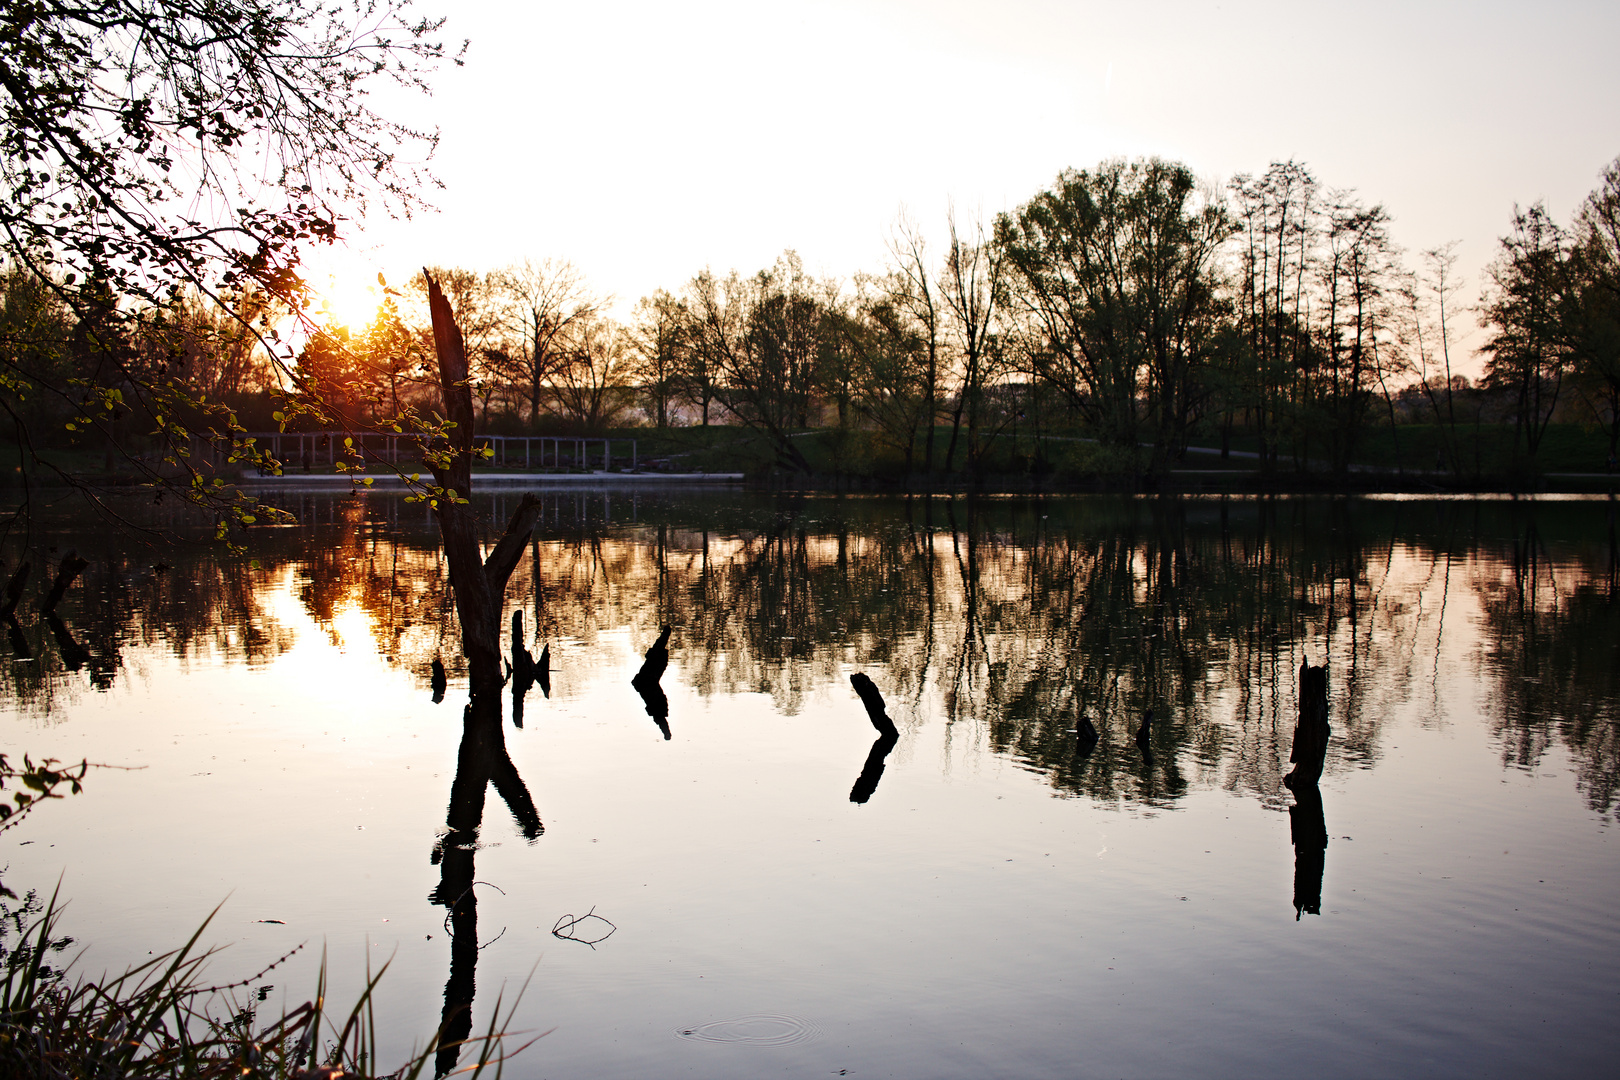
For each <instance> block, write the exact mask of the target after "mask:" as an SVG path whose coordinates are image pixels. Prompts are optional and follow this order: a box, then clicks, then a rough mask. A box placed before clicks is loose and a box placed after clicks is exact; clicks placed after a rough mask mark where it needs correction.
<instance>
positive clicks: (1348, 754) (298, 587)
mask: <svg viewBox="0 0 1620 1080" xmlns="http://www.w3.org/2000/svg"><path fill="white" fill-rule="evenodd" d="M515 498H516V496H515V495H512V496H487V497H484V500H483V502H482V503H481V506H482V508H483V510H484V512H485V514H486V516H487V519H488V520H489V521H490V522H492V523H498V522H501V521H504V520H505V516H504V515H506V513H507V511H508V510H509V506H508V505H507V504H509V503H511V502H512V501H513V500H514V499H515ZM283 501H284V502H286V503H287V507H288V509H291V510H293V511H294V512H295V513H297V514H298V515H299V517H300V519H301V520H303V521H305V522H310V523H312V524H310V525H309V526H308V527H305V528H300V529H267V530H264V531H263V532H260V533H255V534H250V536H249V537H248V544H249V548H250V553H249V555H248V556H247V557H241V558H238V557H220V556H217V555H215V554H212V553H208V552H206V551H202V550H201V549H198V550H196V551H192V552H182V553H180V554H173V553H170V552H164V554H163V559H164V560H166V561H169V562H171V563H173V564H174V567H175V568H174V569H172V570H170V571H168V572H166V573H165V572H163V570H162V569H161V568H160V567H159V566H158V565H157V563H158V562H159V560H158V559H157V558H156V557H155V556H154V554H153V552H152V551H151V550H150V549H146V548H142V547H140V545H138V544H135V543H133V542H130V541H127V540H123V539H120V538H118V537H116V536H114V535H111V534H108V535H97V536H93V537H92V538H91V539H90V540H86V539H85V536H86V535H88V534H89V532H90V530H88V529H87V528H85V529H80V530H78V531H75V530H74V529H72V528H69V527H66V526H64V527H63V528H62V529H60V530H59V531H58V532H57V533H55V534H52V542H56V541H57V540H61V541H62V544H61V546H62V547H66V546H68V545H69V544H71V545H73V546H77V547H78V548H79V550H80V552H81V553H82V554H84V555H86V556H87V557H89V558H90V561H91V565H90V567H89V568H88V569H87V570H86V571H85V573H84V575H83V578H82V586H78V587H75V588H74V589H72V590H70V591H69V593H68V595H67V597H66V598H65V599H64V600H63V603H62V606H61V610H60V621H61V623H62V628H64V629H67V630H69V634H68V635H66V636H64V635H63V634H61V633H60V632H59V630H58V628H57V627H56V626H55V625H54V624H53V625H50V626H49V627H48V629H49V633H46V628H42V627H39V626H38V620H37V618H36V617H35V616H33V615H32V614H31V613H30V612H29V610H28V607H27V605H26V604H25V605H24V608H23V609H21V610H20V615H21V617H22V620H23V625H22V626H21V627H20V631H21V639H20V640H21V646H22V647H23V648H26V649H27V650H28V651H29V652H31V653H32V654H34V655H35V656H36V658H37V659H36V660H35V661H34V662H31V663H26V664H12V665H6V666H4V667H0V692H3V693H5V694H6V696H7V697H8V698H9V699H11V700H14V701H17V702H19V703H20V704H21V705H22V706H23V707H25V708H32V709H39V710H40V711H44V710H46V709H48V708H49V707H50V706H51V704H52V702H53V701H54V700H55V698H56V696H57V695H59V694H63V693H66V694H70V695H71V694H77V693H83V692H86V691H87V690H94V689H104V688H106V687H108V686H111V685H112V684H113V683H114V682H115V681H116V680H117V679H120V678H122V677H124V674H125V673H126V671H129V670H130V666H131V665H134V667H135V670H136V671H138V668H139V665H140V664H142V663H144V662H145V661H144V660H143V659H142V657H143V656H144V655H146V654H147V653H148V652H149V650H151V649H162V650H166V651H168V652H170V653H173V654H176V655H181V656H186V657H202V656H206V657H209V658H212V659H216V660H222V661H224V662H241V663H247V664H250V665H259V664H265V663H267V662H269V661H270V660H273V659H274V658H275V657H276V656H278V655H280V654H281V653H282V652H284V651H285V650H286V649H288V648H289V647H290V646H291V644H292V641H293V638H294V631H293V630H292V629H290V628H289V627H288V626H286V625H284V624H283V622H282V621H281V620H280V619H279V618H278V616H277V614H276V610H277V609H276V607H275V603H276V602H277V598H278V597H284V596H286V595H288V593H290V594H291V595H293V596H295V597H296V598H297V600H298V602H299V604H300V605H301V606H302V607H303V608H304V610H305V611H307V612H308V613H309V615H310V616H312V617H313V618H314V619H315V620H316V622H317V623H318V624H320V625H321V626H323V627H327V628H329V631H330V632H331V633H332V634H333V636H334V640H336V639H337V637H338V636H339V634H340V629H339V628H340V626H350V625H352V624H353V622H354V621H355V620H356V619H361V620H363V622H364V625H365V626H366V627H367V633H369V635H370V637H371V639H372V641H373V642H374V645H375V648H376V649H377V651H378V652H379V653H380V654H381V655H382V656H384V657H386V658H387V659H388V660H389V661H391V662H393V663H395V664H398V665H400V666H401V667H404V668H406V669H408V670H410V671H411V672H413V673H414V674H415V675H416V677H417V678H418V679H420V680H421V685H422V687H423V688H424V690H426V689H428V688H429V686H430V684H431V680H432V678H433V671H432V662H433V660H434V658H435V657H436V656H442V657H443V658H444V663H445V665H446V666H447V667H448V668H449V671H448V676H449V677H450V678H456V677H460V676H464V675H465V668H464V664H463V661H462V660H461V659H460V657H459V656H458V655H457V653H458V652H459V650H457V649H455V648H454V646H453V643H454V642H455V641H456V640H458V635H457V630H456V626H455V617H454V612H453V610H452V605H451V604H450V603H449V602H448V590H447V583H446V580H445V573H444V568H443V562H442V559H441V557H440V555H439V552H438V547H437V538H436V534H435V533H434V532H433V530H432V527H431V523H430V522H429V520H428V518H427V516H426V511H425V510H422V509H420V508H415V507H410V506H406V505H404V504H402V503H401V502H400V500H399V499H398V498H397V497H391V496H387V495H382V494H372V495H367V496H362V497H357V498H347V497H334V496H325V495H307V494H306V495H298V496H293V495H288V496H284V497H283ZM132 511H133V508H132ZM170 524H171V525H172V524H173V522H170ZM103 532H105V530H103ZM98 545H99V546H98ZM5 554H6V555H7V556H8V557H9V556H10V555H11V553H10V552H7V553H5ZM38 559H39V563H40V565H45V564H46V561H47V560H46V558H45V553H44V552H40V553H38ZM250 559H251V560H256V565H255V562H254V561H250ZM1617 580H1620V543H1617V542H1616V537H1615V522H1614V510H1613V508H1612V507H1610V506H1605V505H1602V504H1596V505H1595V504H1592V503H1578V502H1564V503H1540V504H1538V503H1530V502H1523V501H1520V502H1509V501H1494V502H1493V501H1452V502H1421V501H1410V502H1403V501H1369V500H1346V499H1305V498H1299V499H1267V498H1259V499H1208V500H1191V499H1182V500H1176V499H1114V498H1100V497H1099V498H1062V499H1058V498H1047V499H1034V498H1025V499H995V500H986V499H973V498H942V497H934V498H925V497H918V498H911V499H871V498H836V497H809V496H804V495H784V496H744V495H738V494H735V493H709V494H704V493H694V492H680V493H678V494H669V495H652V494H648V493H645V492H643V493H639V494H630V493H625V492H610V493H602V492H596V493H589V494H588V493H584V492H579V491H567V492H561V493H555V492H554V493H549V494H546V495H545V496H544V512H543V514H542V517H541V521H540V525H539V527H538V532H537V539H536V540H535V542H534V543H533V544H532V545H531V547H530V552H529V557H528V559H526V560H524V563H523V565H520V567H519V569H518V571H517V573H516V574H515V575H514V581H513V584H512V590H513V592H514V593H515V595H517V596H519V597H522V598H523V599H522V601H521V603H522V604H523V606H524V607H525V609H526V615H527V616H528V618H527V619H526V620H525V623H524V625H525V627H526V629H527V630H528V633H530V634H532V635H533V636H534V638H535V639H536V640H545V641H548V642H554V643H558V645H559V648H560V649H563V650H567V651H566V652H563V653H561V654H560V655H561V656H564V657H568V660H567V662H568V663H570V664H576V663H577V664H578V665H580V666H582V667H589V666H590V665H591V664H592V663H595V662H598V661H597V657H599V656H603V657H610V656H611V654H612V652H613V649H614V648H615V646H610V645H609V644H608V643H607V639H605V638H604V635H609V634H623V633H624V632H626V631H628V633H629V634H630V635H631V636H632V637H634V638H638V639H639V640H643V641H645V640H650V639H651V638H652V637H653V636H654V635H655V634H656V633H657V630H658V628H659V627H661V626H665V625H673V626H677V627H679V628H680V638H681V648H680V650H679V655H678V656H677V657H675V658H673V659H672V660H671V663H673V664H674V665H675V666H676V667H677V669H678V671H679V676H680V681H681V683H682V684H683V685H684V686H689V687H691V688H692V689H693V690H694V691H695V692H696V693H697V694H698V695H700V696H710V695H718V694H725V693H737V692H750V693H764V694H767V695H769V696H770V697H771V698H772V699H773V700H774V703H775V706H776V708H777V709H778V710H779V711H781V712H783V713H787V714H793V713H796V712H797V711H799V709H800V708H801V707H802V705H803V703H804V701H805V700H806V698H807V696H808V695H810V694H811V693H814V692H817V691H818V690H819V689H820V688H823V687H828V686H831V685H834V684H837V683H841V682H842V680H843V679H844V678H845V677H846V675H847V672H848V671H849V670H850V669H851V668H860V669H865V670H867V671H871V672H873V673H874V674H878V673H881V680H882V683H883V687H884V691H885V694H886V695H887V696H888V698H889V701H890V708H891V711H893V713H894V715H895V716H896V717H897V718H902V719H906V720H907V721H908V722H916V723H926V722H927V721H928V720H929V718H930V717H938V718H939V719H940V720H942V721H943V723H944V724H945V725H946V727H947V733H948V743H947V745H948V747H949V748H960V747H961V746H963V745H964V744H966V745H969V746H972V747H982V748H988V749H990V750H993V751H995V752H997V753H1001V754H1005V755H1007V756H1009V757H1010V758H1012V759H1013V760H1015V761H1016V762H1018V763H1019V765H1020V766H1022V767H1024V768H1027V769H1029V770H1031V771H1033V772H1036V773H1038V774H1040V775H1042V776H1043V777H1044V778H1045V779H1046V781H1047V782H1048V783H1049V784H1050V785H1051V786H1052V788H1053V790H1054V791H1055V792H1056V793H1058V794H1061V795H1065V796H1068V795H1076V796H1079V795H1083V796H1086V797H1090V798H1093V799H1098V800H1102V801H1105V802H1115V803H1120V802H1123V803H1134V804H1145V805H1171V804H1174V803H1175V802H1177V801H1178V800H1180V799H1181V798H1182V797H1183V796H1184V795H1185V793H1186V792H1187V791H1188V790H1189V789H1190V788H1191V787H1193V786H1219V787H1223V788H1225V789H1227V790H1231V791H1241V792H1248V793H1250V794H1252V795H1253V796H1255V797H1257V798H1259V799H1261V800H1262V801H1264V802H1265V803H1266V804H1267V805H1270V806H1273V807H1275V808H1276V809H1278V810H1282V809H1283V808H1284V805H1285V797H1284V796H1283V795H1282V794H1281V790H1282V785H1281V780H1282V775H1283V773H1284V772H1285V771H1286V770H1287V768H1288V761H1287V756H1288V751H1289V746H1288V732H1289V731H1290V729H1291V728H1292V727H1293V723H1292V720H1291V718H1290V717H1289V716H1288V705H1287V701H1288V699H1289V697H1290V693H1289V691H1290V689H1291V684H1292V683H1293V673H1294V672H1295V671H1296V670H1297V669H1298V667H1299V664H1300V663H1301V661H1302V659H1303V658H1304V656H1305V654H1306V652H1307V651H1308V652H1309V653H1310V654H1311V655H1312V656H1318V657H1324V656H1331V658H1332V663H1333V667H1334V672H1335V683H1336V685H1337V687H1338V699H1339V704H1338V706H1337V709H1338V715H1337V717H1336V724H1335V726H1336V727H1337V728H1338V733H1337V734H1336V736H1335V742H1334V744H1333V747H1332V752H1331V753H1330V754H1329V755H1328V756H1327V762H1326V766H1325V767H1326V769H1327V771H1328V773H1329V774H1330V775H1331V774H1332V773H1333V772H1334V771H1336V770H1341V769H1345V768H1352V767H1361V766H1365V765H1367V764H1370V763H1373V762H1375V761H1376V760H1377V759H1378V757H1379V756H1380V754H1381V752H1382V751H1381V744H1382V724H1383V718H1384V717H1387V716H1388V715H1390V714H1391V713H1392V711H1393V709H1394V707H1395V706H1397V705H1399V704H1400V703H1402V702H1405V701H1408V700H1410V699H1412V698H1413V697H1414V696H1416V695H1419V694H1422V693H1424V692H1425V688H1427V687H1435V689H1434V690H1433V691H1431V692H1432V693H1433V695H1434V705H1433V709H1434V711H1435V714H1436V715H1440V714H1441V713H1443V706H1442V703H1441V701H1440V695H1439V691H1438V688H1437V684H1436V682H1435V680H1436V678H1437V674H1436V673H1437V672H1438V670H1439V656H1440V654H1441V653H1442V652H1443V651H1444V652H1447V653H1449V654H1453V655H1460V654H1466V655H1468V656H1471V657H1475V658H1477V659H1473V660H1469V661H1466V662H1469V663H1474V664H1477V665H1478V674H1479V676H1480V677H1481V678H1482V679H1485V680H1489V681H1490V682H1491V683H1492V684H1493V686H1494V688H1495V690H1496V691H1497V692H1496V693H1493V694H1491V695H1489V699H1488V700H1489V702H1490V704H1489V706H1488V707H1489V708H1490V709H1491V714H1490V720H1491V723H1492V724H1493V725H1494V728H1495V731H1496V734H1497V738H1498V739H1499V743H1500V746H1501V750H1502V755H1503V758H1504V761H1505V762H1506V763H1508V764H1510V765H1514V766H1522V767H1529V766H1531V765H1533V764H1534V763H1535V762H1536V761H1538V760H1539V759H1540V758H1541V757H1542V756H1543V755H1545V754H1546V753H1547V752H1548V750H1549V749H1550V748H1552V747H1553V746H1555V745H1561V746H1562V747H1563V748H1565V749H1566V750H1567V751H1568V752H1569V753H1570V754H1571V755H1572V757H1573V758H1574V759H1575V762H1576V768H1577V782H1578V783H1579V785H1580V788H1581V790H1582V792H1583V793H1584V794H1585V796H1586V798H1587V800H1588V802H1589V803H1590V804H1591V805H1592V807H1593V808H1594V809H1596V810H1598V811H1599V812H1602V813H1609V812H1612V808H1613V806H1614V804H1615V801H1616V797H1617V794H1620V736H1617V732H1620V665H1615V664H1613V663H1612V643H1613V642H1614V641H1616V640H1620V604H1616V603H1615V602H1614V600H1615V595H1616V587H1617V586H1616V583H1617ZM1476 611H1477V612H1482V613H1483V619H1482V620H1481V621H1479V622H1478V623H1473V622H1472V620H1473V619H1474V616H1475V612H1476ZM345 620H347V621H345ZM531 622H532V627H531V626H530V623H531ZM1476 635H1477V642H1476ZM1459 636H1460V637H1461V639H1462V640H1461V643H1460V645H1459V644H1458V643H1457V642H1455V641H1453V640H1452V639H1454V638H1458V637H1459ZM517 644H519V646H520V647H524V646H526V645H527V644H528V643H527V642H526V641H525V642H519V643H517ZM74 645H77V646H78V649H75V648H74ZM524 652H526V649H524ZM519 655H520V656H521V655H522V654H521V653H520V654H519ZM575 658H577V660H576V659H575ZM621 659H623V660H628V659H629V658H621ZM600 662H601V663H609V662H614V663H616V662H619V661H618V660H611V661H610V660H608V659H603V660H601V661H600ZM75 669H77V670H75ZM536 678H537V679H538V674H536ZM585 684H586V681H585V680H571V682H570V684H569V685H567V686H564V687H562V688H561V692H562V693H564V694H572V693H577V692H581V691H580V687H582V686H584V685H585ZM542 688H543V689H545V688H546V687H545V685H544V684H542ZM653 690H656V692H652V691H653ZM661 697H663V695H662V691H661V689H658V688H656V686H655V687H653V688H649V693H648V694H647V695H646V696H645V697H644V701H645V702H646V704H647V705H648V711H649V713H650V714H652V715H653V718H654V719H655V721H662V724H661V726H664V725H667V711H668V701H667V698H664V700H663V701H662V702H660V701H659V698H661ZM529 704H530V707H532V705H533V703H532V702H530V703H529ZM1149 708H1154V709H1155V710H1156V713H1155V715H1156V717H1157V718H1158V719H1157V721H1156V723H1155V724H1154V730H1153V732H1152V741H1151V750H1152V757H1153V761H1152V764H1151V765H1148V764H1147V763H1146V762H1145V761H1144V759H1143V757H1142V756H1141V755H1140V754H1139V753H1138V752H1137V749H1136V747H1135V746H1134V745H1133V740H1132V736H1133V734H1134V731H1135V726H1136V723H1137V722H1138V720H1139V718H1140V717H1141V716H1142V714H1143V713H1145V712H1146V711H1147V709H1149ZM1081 716H1084V717H1086V718H1087V719H1088V720H1089V721H1091V722H1092V723H1093V724H1094V727H1095V729H1096V733H1097V738H1096V740H1095V742H1090V740H1089V739H1088V740H1085V742H1087V743H1090V745H1089V746H1087V745H1083V744H1082V740H1080V739H1079V738H1078V737H1077V736H1076V733H1075V729H1076V727H1077V726H1078V722H1077V719H1076V718H1077V717H1081ZM1087 751H1089V752H1087ZM949 752H954V749H952V750H950V751H949ZM949 764H950V763H949V761H947V762H946V767H949Z"/></svg>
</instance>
